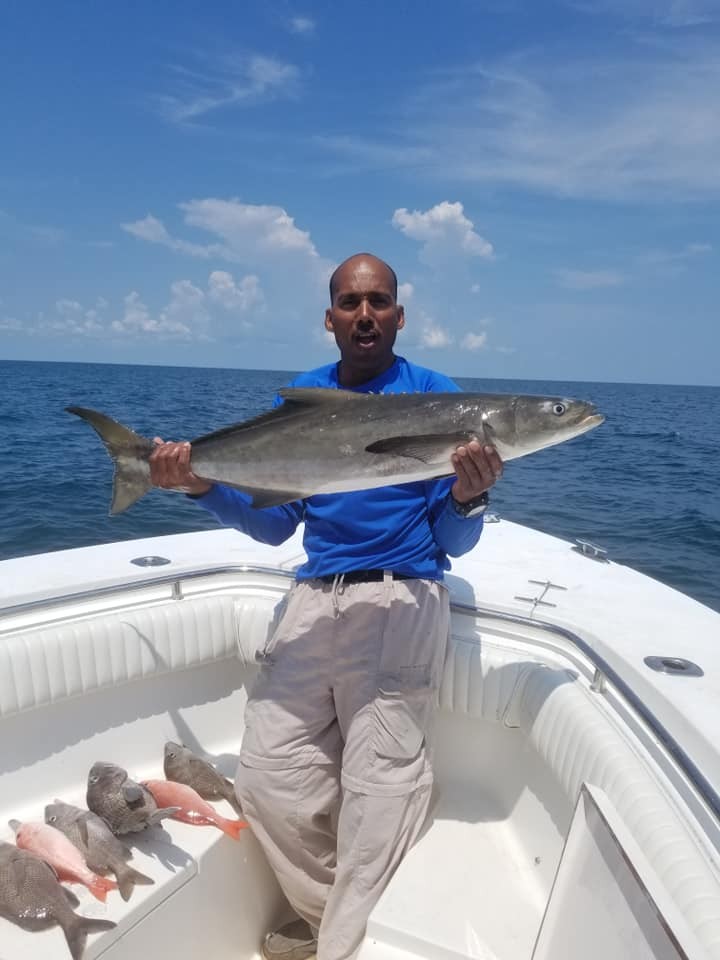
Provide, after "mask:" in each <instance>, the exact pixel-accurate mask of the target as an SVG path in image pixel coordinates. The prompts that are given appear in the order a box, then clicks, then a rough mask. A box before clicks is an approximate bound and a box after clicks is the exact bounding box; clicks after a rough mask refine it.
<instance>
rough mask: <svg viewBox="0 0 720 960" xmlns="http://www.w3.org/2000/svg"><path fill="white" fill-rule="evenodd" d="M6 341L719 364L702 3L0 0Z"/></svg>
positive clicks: (294, 363) (714, 43) (98, 347)
mask: <svg viewBox="0 0 720 960" xmlns="http://www.w3.org/2000/svg"><path fill="white" fill-rule="evenodd" d="M0 84H1V87H2V90H3V96H2V97H1V98H0V359H23V360H66V361H95V362H108V363H150V364H168V365H179V366H211V367H212V366H216V367H230V368H257V369H274V370H293V371H297V370H303V369H308V368H311V367H315V366H319V365H321V364H324V363H329V362H332V361H333V360H335V359H336V358H337V350H336V348H335V346H334V342H333V341H332V340H331V339H330V338H329V336H328V334H326V332H325V331H324V327H323V318H324V311H325V308H326V307H327V305H328V293H327V280H328V276H329V273H330V272H331V270H332V269H333V267H334V266H336V265H337V264H338V263H339V262H341V261H342V260H343V259H344V258H346V257H347V256H349V255H351V254H353V253H355V252H358V251H369V252H372V253H375V254H377V255H378V256H380V257H382V258H383V259H385V260H386V261H388V262H389V263H390V264H391V265H392V266H393V267H394V268H395V270H396V271H397V273H398V277H399V280H400V297H399V299H400V301H401V302H402V303H403V304H404V306H405V313H406V327H405V329H404V330H403V331H402V332H401V333H400V335H399V337H398V342H397V351H398V352H399V353H401V354H402V355H404V356H406V357H407V358H408V359H410V360H413V361H415V362H416V363H420V364H422V365H423V366H428V367H432V368H434V369H437V370H441V371H443V372H444V373H447V374H449V375H451V376H459V377H480V378H488V377H501V378H521V379H540V380H547V379H553V380H590V381H619V382H622V381H631V382H649V383H683V384H710V385H720V324H719V323H718V319H719V316H718V300H719V299H720V298H719V294H720V236H719V235H718V224H719V223H720V0H554V2H552V0H444V2H442V3H441V2H439V0H413V2H410V0H382V2H381V0H363V2H362V3H358V2H355V3H348V2H345V0H334V2H330V0H325V2H321V0H308V2H299V0H298V2H297V3H296V2H294V0H264V2H262V3H260V2H255V3H251V2H241V0H235V2H229V0H216V2H207V0H206V2H202V3H201V2H186V0H172V2H169V0H153V2H152V3H146V2H139V0H124V2H122V3H121V2H119V0H104V2H102V3H97V2H68V0H66V2H63V3H54V2H51V0H45V2H44V3H37V2H34V0H5V2H4V3H3V4H2V6H1V7H0Z"/></svg>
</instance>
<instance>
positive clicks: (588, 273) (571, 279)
mask: <svg viewBox="0 0 720 960" xmlns="http://www.w3.org/2000/svg"><path fill="white" fill-rule="evenodd" d="M555 276H556V277H557V281H558V283H559V284H560V286H561V287H565V288H566V289H567V290H598V289H601V288H602V287H619V286H620V285H621V284H622V283H623V282H624V279H623V276H622V274H621V273H618V271H617V270H566V269H561V270H556V271H555Z"/></svg>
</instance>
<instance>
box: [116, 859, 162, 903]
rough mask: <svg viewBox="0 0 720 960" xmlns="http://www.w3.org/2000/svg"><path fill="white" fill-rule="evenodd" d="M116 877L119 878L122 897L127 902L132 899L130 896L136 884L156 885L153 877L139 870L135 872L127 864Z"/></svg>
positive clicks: (119, 870) (119, 868) (117, 871)
mask: <svg viewBox="0 0 720 960" xmlns="http://www.w3.org/2000/svg"><path fill="white" fill-rule="evenodd" d="M115 876H116V877H117V885H118V889H119V891H120V896H121V897H122V898H123V900H125V901H126V902H127V901H128V900H129V899H130V895H131V894H132V892H133V890H134V889H135V885H136V884H146V885H149V884H152V883H155V881H154V880H153V879H152V877H147V876H145V874H144V873H140V871H139V870H135V869H134V868H133V867H128V866H127V864H126V865H125V866H123V867H118V869H117V870H116V872H115Z"/></svg>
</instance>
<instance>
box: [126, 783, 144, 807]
mask: <svg viewBox="0 0 720 960" xmlns="http://www.w3.org/2000/svg"><path fill="white" fill-rule="evenodd" d="M122 793H123V799H124V800H125V803H126V804H127V805H128V806H129V807H131V806H132V805H133V804H137V803H139V802H140V801H142V800H144V799H145V794H144V792H143V788H142V787H141V786H140V785H139V784H137V783H126V784H124V785H123V788H122Z"/></svg>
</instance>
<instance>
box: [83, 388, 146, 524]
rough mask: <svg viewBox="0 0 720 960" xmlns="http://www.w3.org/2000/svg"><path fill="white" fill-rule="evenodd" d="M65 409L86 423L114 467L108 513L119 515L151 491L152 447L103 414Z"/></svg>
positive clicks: (127, 428) (137, 435) (85, 408)
mask: <svg viewBox="0 0 720 960" xmlns="http://www.w3.org/2000/svg"><path fill="white" fill-rule="evenodd" d="M65 409H66V410H67V412H68V413H74V414H75V415H76V416H78V417H81V418H82V419H83V420H85V421H87V423H89V424H90V426H91V427H92V428H93V430H94V431H95V432H96V433H97V434H98V436H99V437H100V439H101V440H102V442H103V443H104V444H105V447H106V449H107V452H108V453H109V454H110V457H111V459H112V461H113V463H114V465H115V474H114V476H113V494H112V501H111V504H110V513H111V514H116V513H122V511H123V510H127V508H128V507H130V506H132V505H133V503H135V502H136V501H137V500H139V499H140V497H142V496H144V495H145V494H146V493H147V492H148V490H150V489H151V488H152V483H151V482H150V467H149V465H148V457H149V456H150V454H151V453H152V451H153V450H154V448H155V445H154V444H153V442H152V440H148V439H147V438H146V437H141V436H139V434H137V433H135V432H134V431H133V430H131V429H130V428H129V427H124V426H123V425H122V424H121V423H118V422H117V420H113V419H112V417H107V416H105V414H104V413H98V412H97V411H96V410H88V409H87V407H65Z"/></svg>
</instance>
